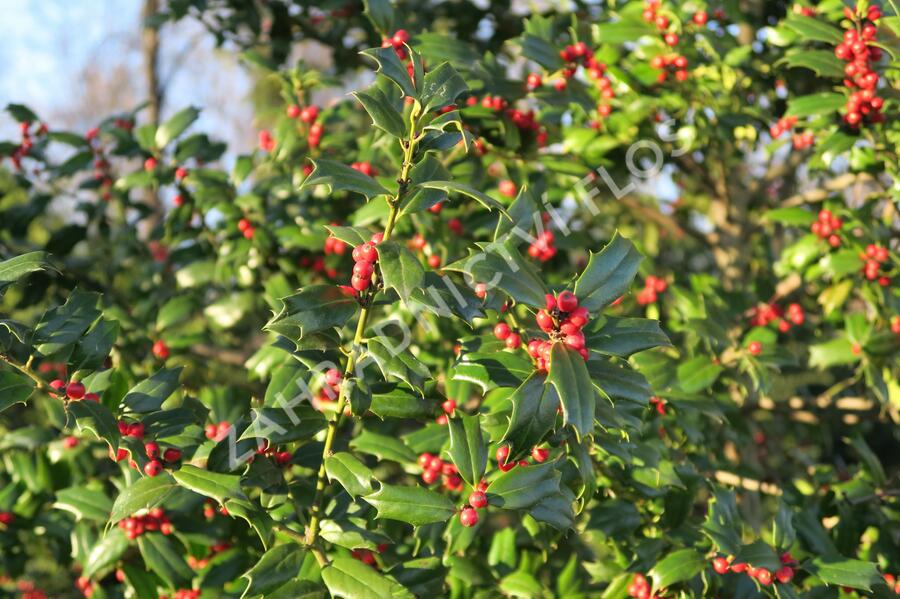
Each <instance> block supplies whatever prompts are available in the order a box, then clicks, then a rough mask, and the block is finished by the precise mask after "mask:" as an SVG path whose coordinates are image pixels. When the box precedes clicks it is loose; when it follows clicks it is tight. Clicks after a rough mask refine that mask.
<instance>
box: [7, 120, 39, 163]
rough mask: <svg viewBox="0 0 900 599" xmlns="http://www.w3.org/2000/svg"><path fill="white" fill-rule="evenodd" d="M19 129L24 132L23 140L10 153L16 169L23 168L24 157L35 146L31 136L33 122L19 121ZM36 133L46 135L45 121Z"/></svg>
mask: <svg viewBox="0 0 900 599" xmlns="http://www.w3.org/2000/svg"><path fill="white" fill-rule="evenodd" d="M19 131H20V132H21V133H22V141H21V142H20V143H19V145H18V146H17V147H16V148H15V149H14V150H13V151H12V154H11V155H10V160H12V163H13V167H15V169H16V170H21V169H22V159H23V158H24V157H25V156H27V155H28V152H30V151H31V148H32V147H34V140H33V139H32V137H31V123H29V122H28V121H22V122H21V123H19ZM35 134H36V135H46V134H47V125H44V124H43V123H42V124H41V125H39V126H38V128H37V130H36V131H35Z"/></svg>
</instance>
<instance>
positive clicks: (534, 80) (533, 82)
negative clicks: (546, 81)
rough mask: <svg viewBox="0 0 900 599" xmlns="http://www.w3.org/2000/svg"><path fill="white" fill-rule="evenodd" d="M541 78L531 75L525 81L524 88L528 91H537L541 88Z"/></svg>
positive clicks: (534, 74)
mask: <svg viewBox="0 0 900 599" xmlns="http://www.w3.org/2000/svg"><path fill="white" fill-rule="evenodd" d="M541 83H542V81H541V76H540V75H538V74H537V73H531V74H530V75H528V78H527V79H526V80H525V87H527V88H528V89H537V88H539V87H540V86H541Z"/></svg>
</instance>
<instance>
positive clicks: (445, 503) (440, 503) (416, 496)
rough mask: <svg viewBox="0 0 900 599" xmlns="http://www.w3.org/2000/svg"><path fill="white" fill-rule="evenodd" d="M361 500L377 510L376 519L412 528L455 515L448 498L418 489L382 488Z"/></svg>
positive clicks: (444, 520)
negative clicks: (403, 524) (396, 522)
mask: <svg viewBox="0 0 900 599" xmlns="http://www.w3.org/2000/svg"><path fill="white" fill-rule="evenodd" d="M363 499H365V500H366V501H367V502H368V503H370V504H371V505H372V507H374V508H375V509H376V510H378V517H379V518H386V519H388V520H399V521H401V522H406V523H407V524H412V525H413V526H422V525H423V524H430V523H431V522H446V521H447V520H449V519H450V518H451V517H452V516H453V514H455V513H456V506H455V505H454V504H453V502H452V501H450V499H449V498H447V497H446V496H444V495H441V494H440V493H436V492H435V491H430V490H428V489H424V488H422V487H411V486H400V485H382V486H381V488H380V489H378V491H376V492H375V493H372V494H370V495H366V496H364V497H363Z"/></svg>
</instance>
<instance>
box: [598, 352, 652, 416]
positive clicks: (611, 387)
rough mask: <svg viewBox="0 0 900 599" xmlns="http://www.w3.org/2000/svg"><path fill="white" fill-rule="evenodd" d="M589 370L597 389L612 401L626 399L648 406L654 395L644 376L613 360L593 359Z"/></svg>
mask: <svg viewBox="0 0 900 599" xmlns="http://www.w3.org/2000/svg"><path fill="white" fill-rule="evenodd" d="M587 369H588V373H590V375H591V379H592V380H593V381H594V383H596V385H597V387H598V388H599V389H600V390H601V391H602V392H603V393H604V394H605V395H606V396H607V397H609V398H610V399H614V400H615V399H624V400H627V401H633V402H635V403H638V404H641V405H647V402H648V400H649V399H650V396H651V395H653V390H652V389H651V388H650V383H649V382H648V381H647V379H646V377H644V375H642V374H641V373H640V372H638V371H636V370H631V369H630V368H627V367H625V366H620V365H619V364H617V363H614V362H612V361H611V360H603V359H596V358H592V359H591V360H589V361H588V363H587Z"/></svg>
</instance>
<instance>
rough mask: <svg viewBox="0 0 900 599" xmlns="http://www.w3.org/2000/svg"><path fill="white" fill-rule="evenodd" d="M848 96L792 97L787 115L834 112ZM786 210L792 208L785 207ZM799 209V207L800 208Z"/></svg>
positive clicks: (834, 94) (836, 94)
mask: <svg viewBox="0 0 900 599" xmlns="http://www.w3.org/2000/svg"><path fill="white" fill-rule="evenodd" d="M846 103H847V98H846V97H845V96H844V95H843V94H838V93H834V92H821V93H818V94H810V95H807V96H799V97H796V98H791V101H790V102H789V103H788V109H787V112H786V113H785V115H787V116H796V117H806V116H813V115H816V114H833V113H835V112H837V111H838V110H839V109H841V108H843V107H844V104H846ZM785 210H790V209H789V208H785ZM798 210H799V209H798Z"/></svg>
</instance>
